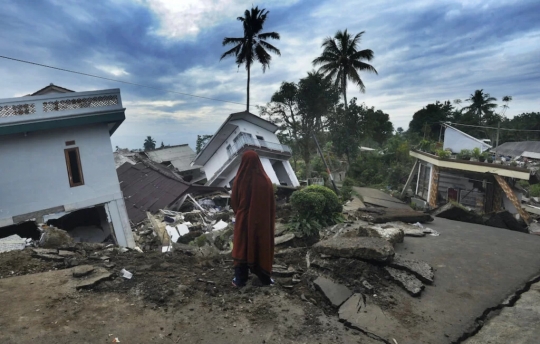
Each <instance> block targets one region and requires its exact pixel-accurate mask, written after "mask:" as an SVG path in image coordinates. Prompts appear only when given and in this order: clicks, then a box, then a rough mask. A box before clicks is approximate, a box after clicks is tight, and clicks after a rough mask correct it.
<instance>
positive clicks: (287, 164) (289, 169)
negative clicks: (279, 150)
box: [283, 160, 300, 187]
mask: <svg viewBox="0 0 540 344" xmlns="http://www.w3.org/2000/svg"><path fill="white" fill-rule="evenodd" d="M283 167H285V171H287V174H288V175H289V178H291V182H292V184H293V186H295V187H296V186H300V182H298V178H296V173H294V170H293V168H292V166H291V163H290V162H289V161H288V160H287V161H283Z"/></svg>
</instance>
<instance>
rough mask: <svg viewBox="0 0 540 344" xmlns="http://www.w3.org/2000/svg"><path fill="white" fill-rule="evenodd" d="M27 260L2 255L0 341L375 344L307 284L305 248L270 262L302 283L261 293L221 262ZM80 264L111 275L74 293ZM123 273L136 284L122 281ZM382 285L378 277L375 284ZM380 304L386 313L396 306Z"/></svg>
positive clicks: (173, 256) (181, 256) (133, 255)
mask: <svg viewBox="0 0 540 344" xmlns="http://www.w3.org/2000/svg"><path fill="white" fill-rule="evenodd" d="M33 255H34V254H33V253H32V251H31V250H30V249H25V250H23V251H18V252H10V253H4V254H0V267H1V268H0V277H1V278H0V304H1V305H2V309H3V311H2V313H1V315H0V328H1V331H0V343H6V344H7V343H18V344H20V343H35V342H39V343H45V344H48V343H51V344H52V343H55V344H56V343H70V344H72V343H113V342H116V340H119V342H121V343H150V342H164V343H209V342H215V343H378V341H375V340H373V339H371V338H369V337H367V336H366V335H365V334H363V333H361V332H359V331H356V330H353V329H349V328H347V327H345V326H344V325H343V324H341V323H339V322H338V317H337V309H335V308H333V307H332V306H331V305H330V304H329V303H328V302H327V301H326V300H325V299H324V298H323V296H322V295H321V294H320V293H319V292H318V291H316V290H315V289H314V288H313V286H312V284H311V280H310V276H309V275H310V274H309V273H307V266H306V259H305V255H306V249H302V248H299V249H289V250H286V253H284V254H283V253H281V254H279V253H278V254H277V257H276V261H275V264H278V265H283V266H287V267H289V268H290V269H294V270H295V271H296V275H297V277H298V276H300V282H297V281H296V283H293V281H292V277H291V276H286V277H279V276H276V281H277V283H276V285H275V286H272V287H258V286H256V284H257V283H256V282H255V283H253V284H255V285H252V282H251V281H254V280H253V278H252V279H251V281H250V283H249V284H248V286H247V287H245V288H243V289H240V290H238V289H236V288H234V287H232V285H231V279H232V273H233V270H232V262H231V260H230V256H226V255H224V256H220V257H214V258H198V257H195V256H192V255H190V254H187V253H185V252H179V251H175V252H170V253H166V254H163V253H159V252H149V253H138V252H136V251H129V252H125V253H119V252H118V251H117V250H115V249H109V250H103V249H101V250H97V251H96V252H93V251H92V250H90V249H88V248H86V249H82V248H81V247H78V248H76V249H74V250H73V256H71V257H70V258H69V259H66V260H65V261H64V262H56V261H55V262H51V261H44V260H43V259H40V258H36V257H33ZM105 258H108V259H105ZM344 263H346V262H344ZM80 264H91V265H93V266H96V267H98V266H102V267H106V268H108V270H109V271H110V272H112V273H113V275H112V277H111V278H110V279H109V280H107V281H102V282H101V283H99V284H97V285H96V286H95V287H93V288H92V289H90V290H80V291H77V290H76V289H75V288H74V277H73V276H72V269H73V268H71V266H72V265H80ZM122 268H124V269H126V270H128V271H130V272H132V273H133V277H132V278H131V279H125V278H122V277H120V270H121V269H122ZM344 269H349V274H348V275H349V276H351V281H343V282H344V283H347V284H349V285H350V287H351V289H355V288H360V286H359V284H358V283H359V281H360V280H361V279H360V278H358V277H359V276H358V275H355V274H356V272H352V273H351V272H350V271H354V269H353V268H352V267H351V266H349V267H346V266H344ZM357 269H358V271H359V273H360V274H364V275H365V274H366V273H369V272H367V270H366V269H365V268H364V267H362V266H358V267H357ZM373 269H377V267H373ZM368 270H369V269H368ZM372 273H373V274H376V271H375V272H372ZM355 276H356V278H355ZM371 280H372V281H373V283H375V284H377V281H376V279H375V278H372V279H371ZM355 283H356V284H358V285H355ZM386 283H388V282H386V281H385V280H384V278H381V281H380V286H381V287H382V286H383V285H384V284H386ZM378 286H379V285H378ZM381 302H382V303H384V304H386V306H389V307H391V302H392V300H386V301H385V300H381Z"/></svg>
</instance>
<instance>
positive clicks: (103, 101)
mask: <svg viewBox="0 0 540 344" xmlns="http://www.w3.org/2000/svg"><path fill="white" fill-rule="evenodd" d="M49 86H50V85H49ZM54 87H57V86H54ZM40 91H41V90H40ZM40 91H38V92H40ZM68 91H69V90H68ZM68 91H59V92H52V93H47V94H39V95H33V96H25V97H18V98H8V99H0V135H10V134H18V133H28V132H34V131H41V130H51V129H58V128H66V127H74V126H81V125H89V124H97V123H106V124H107V126H108V129H109V133H110V135H112V134H113V133H114V131H115V130H116V129H117V128H118V127H119V126H120V124H121V123H122V122H123V121H124V120H125V118H126V116H125V109H124V108H123V107H122V99H121V95H120V89H117V88H116V89H110V90H98V91H88V92H72V91H69V92H68Z"/></svg>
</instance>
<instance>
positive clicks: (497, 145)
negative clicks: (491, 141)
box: [495, 122, 501, 159]
mask: <svg viewBox="0 0 540 344" xmlns="http://www.w3.org/2000/svg"><path fill="white" fill-rule="evenodd" d="M500 130H501V122H499V123H498V124H497V140H496V141H495V159H497V147H499V131H500Z"/></svg>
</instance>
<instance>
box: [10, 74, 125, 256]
mask: <svg viewBox="0 0 540 344" xmlns="http://www.w3.org/2000/svg"><path fill="white" fill-rule="evenodd" d="M124 112H125V109H124V108H123V107H122V100H121V96H120V90H119V89H110V90H99V91H90V92H74V91H71V90H68V89H65V88H62V87H59V86H56V85H53V84H51V85H49V86H47V87H45V88H43V89H41V90H39V91H37V92H35V93H33V94H31V95H29V96H24V97H20V98H11V99H2V100H0V175H2V178H1V179H0V190H1V192H0V227H4V228H0V237H3V230H5V232H8V231H13V230H14V227H13V226H16V225H18V224H21V223H24V222H25V221H32V222H35V223H38V224H39V223H45V222H47V221H52V220H55V221H56V224H57V225H58V226H59V227H60V228H62V227H61V226H63V224H65V227H66V228H65V229H66V230H68V231H69V230H76V233H77V234H76V235H75V237H78V238H83V237H85V234H84V232H85V230H82V231H81V227H87V229H88V230H97V231H101V233H102V234H103V235H102V236H101V237H105V238H106V237H111V238H112V240H113V241H114V242H116V243H117V244H118V245H120V246H127V247H133V246H134V240H133V235H132V232H131V227H130V224H129V219H128V217H127V213H126V208H125V205H124V198H123V196H122V192H121V190H120V185H119V183H118V177H117V175H116V172H115V164H114V160H113V158H112V156H111V153H110V152H111V151H112V146H111V140H110V136H111V135H112V134H113V133H114V132H115V130H116V129H117V128H118V127H119V126H120V124H121V123H122V122H123V121H124V119H125V113H124ZM74 213H77V214H79V215H83V216H73V215H71V216H69V214H74ZM64 216H67V218H66V219H64V220H62V219H61V218H62V217H64ZM7 226H9V227H8V229H9V230H7V229H5V228H6V227H7ZM67 227H69V228H67ZM89 227H90V228H89ZM62 229H64V228H62Z"/></svg>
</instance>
